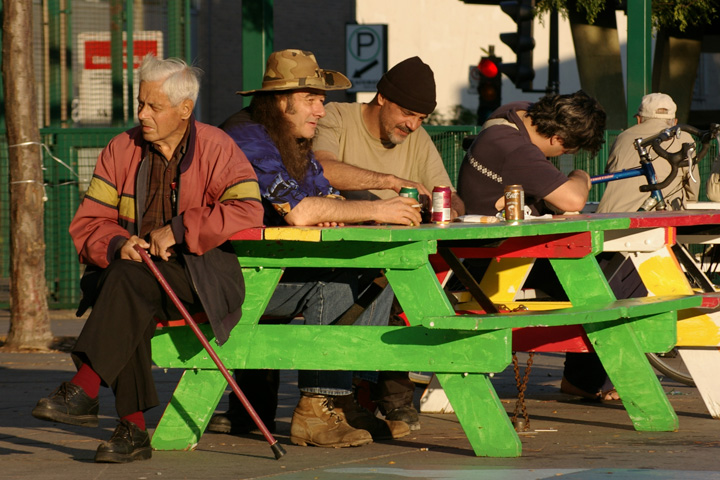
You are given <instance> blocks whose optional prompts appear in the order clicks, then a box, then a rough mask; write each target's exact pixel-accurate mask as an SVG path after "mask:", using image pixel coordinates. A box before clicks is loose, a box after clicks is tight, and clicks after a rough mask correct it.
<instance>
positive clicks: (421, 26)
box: [356, 0, 624, 114]
mask: <svg viewBox="0 0 720 480" xmlns="http://www.w3.org/2000/svg"><path fill="white" fill-rule="evenodd" d="M356 7H357V21H358V23H361V24H362V23H368V24H371V23H385V24H387V25H388V67H392V66H393V65H395V64H396V63H398V62H400V61H402V60H404V59H405V58H408V57H411V56H414V55H418V56H419V57H420V58H422V60H423V61H424V62H425V63H427V64H429V65H430V66H431V67H432V69H433V71H434V72H435V81H436V83H437V88H438V108H437V111H438V112H439V113H442V114H446V113H447V111H448V109H450V108H452V107H453V106H454V105H458V104H462V105H463V106H465V107H466V108H469V109H470V110H472V111H473V112H474V111H475V110H476V109H477V106H478V96H477V92H475V91H474V90H469V79H468V71H469V67H470V66H471V65H477V63H478V61H479V60H480V57H482V56H483V55H484V54H483V53H482V51H481V48H487V47H488V46H489V45H491V44H492V45H495V54H496V55H497V56H499V57H502V59H503V61H504V62H506V63H512V62H514V61H515V54H514V53H513V52H512V50H510V48H509V47H508V46H507V45H505V44H504V43H502V42H501V41H500V34H501V33H506V32H507V33H510V32H514V31H515V30H516V24H515V23H514V22H513V21H512V19H510V17H509V16H507V15H506V14H505V13H504V12H503V11H502V10H501V9H500V7H499V6H489V5H468V4H465V3H463V2H461V1H460V0H392V1H388V0H357V2H356ZM544 23H545V24H544V25H543V24H541V22H540V20H539V19H535V27H534V28H535V42H536V46H535V50H534V65H535V73H536V75H535V80H534V83H533V88H535V89H537V90H544V89H545V87H546V86H547V65H548V49H549V27H550V24H549V23H550V22H549V19H548V18H547V17H546V18H545V21H544ZM621 30H623V31H624V28H623V27H621ZM621 42H622V43H624V40H623V39H621ZM559 44H560V93H571V92H574V91H576V90H578V89H579V88H580V80H579V77H578V73H577V64H576V63H575V50H574V48H573V44H572V36H571V34H570V27H569V23H568V22H567V21H565V20H563V19H562V18H561V20H560V28H559ZM539 96H542V93H523V92H522V91H520V90H518V89H516V88H515V85H513V83H512V82H511V81H510V80H508V79H507V77H504V78H503V96H502V101H503V103H507V102H511V101H515V100H534V99H537V98H538V97H539ZM370 98H372V94H358V100H359V101H369V99H370Z"/></svg>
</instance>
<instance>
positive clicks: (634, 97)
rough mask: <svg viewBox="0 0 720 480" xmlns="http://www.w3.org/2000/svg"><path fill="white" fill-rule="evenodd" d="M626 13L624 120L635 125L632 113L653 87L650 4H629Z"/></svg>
mask: <svg viewBox="0 0 720 480" xmlns="http://www.w3.org/2000/svg"><path fill="white" fill-rule="evenodd" d="M627 12H628V13H627V16H628V40H627V106H628V108H627V112H628V113H627V120H628V125H634V124H635V119H634V118H633V117H634V113H635V111H636V110H635V109H636V108H637V106H638V105H640V101H641V100H642V97H643V95H645V94H647V93H650V89H651V85H652V84H651V79H652V64H651V63H650V60H651V55H650V54H651V51H652V44H651V42H652V16H651V13H652V0H631V1H629V2H627Z"/></svg>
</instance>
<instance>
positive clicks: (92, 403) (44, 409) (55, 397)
mask: <svg viewBox="0 0 720 480" xmlns="http://www.w3.org/2000/svg"><path fill="white" fill-rule="evenodd" d="M99 405H100V402H98V399H97V398H90V397H89V396H88V394H87V393H85V390H83V389H82V387H79V386H77V385H75V384H74V383H70V382H63V383H62V384H60V386H59V387H58V388H57V390H55V391H54V392H53V393H52V394H51V395H50V396H49V397H46V398H41V399H40V400H39V401H38V403H37V405H36V406H35V408H33V411H32V416H33V417H35V418H39V419H40V420H49V421H51V422H59V423H67V424H70V425H80V426H83V427H97V426H98V416H97V415H98V407H99Z"/></svg>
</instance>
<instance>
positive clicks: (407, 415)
mask: <svg viewBox="0 0 720 480" xmlns="http://www.w3.org/2000/svg"><path fill="white" fill-rule="evenodd" d="M385 420H399V421H401V422H405V423H407V424H408V427H410V430H420V416H419V415H418V412H417V410H415V407H413V406H412V405H403V406H402V407H398V408H393V409H392V410H390V411H389V412H388V413H387V415H385Z"/></svg>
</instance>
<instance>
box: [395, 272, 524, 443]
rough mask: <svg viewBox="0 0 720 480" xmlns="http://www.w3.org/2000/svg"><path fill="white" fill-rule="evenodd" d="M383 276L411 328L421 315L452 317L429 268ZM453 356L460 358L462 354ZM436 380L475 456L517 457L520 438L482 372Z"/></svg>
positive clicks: (442, 376) (440, 375)
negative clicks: (443, 391)
mask: <svg viewBox="0 0 720 480" xmlns="http://www.w3.org/2000/svg"><path fill="white" fill-rule="evenodd" d="M385 275H386V276H387V278H388V280H389V281H390V285H392V287H393V291H394V292H395V295H396V296H397V298H398V301H399V302H400V305H402V307H403V310H404V311H405V314H406V315H407V317H408V321H409V322H410V324H411V325H415V324H418V323H419V322H420V320H421V319H422V318H423V316H427V315H454V314H455V311H454V309H453V307H452V305H451V304H450V302H449V301H448V299H447V296H446V295H445V292H443V290H442V288H441V287H440V284H439V283H438V281H437V277H436V276H435V273H434V272H433V271H432V269H431V268H430V266H429V265H428V266H425V267H422V268H419V269H417V270H388V271H386V272H385ZM458 348H461V347H460V345H458ZM509 349H510V347H509V346H508V347H507V349H506V350H504V351H503V354H504V355H505V357H506V358H505V359H504V362H503V365H504V366H507V365H509V364H510V350H509ZM456 353H457V355H458V356H460V357H461V356H463V355H464V354H463V352H462V351H457V352H456ZM488 373H489V372H488ZM437 378H438V380H439V381H440V385H442V387H443V390H445V393H446V395H447V397H448V399H449V400H450V403H452V406H453V409H454V410H455V414H456V415H457V417H458V420H459V421H460V425H462V427H463V430H464V431H465V434H466V435H467V437H468V440H469V441H470V445H471V446H472V448H473V451H474V452H475V454H476V455H478V456H487V457H518V456H520V454H521V451H522V444H521V443H520V438H519V437H518V435H517V432H515V429H514V428H513V426H512V423H510V419H509V418H508V415H507V413H506V412H505V407H503V405H502V403H501V402H500V399H499V398H498V396H497V393H496V392H495V388H494V387H493V386H492V383H491V382H490V380H489V378H488V376H487V374H486V373H468V374H457V373H455V374H452V373H438V374H437Z"/></svg>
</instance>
